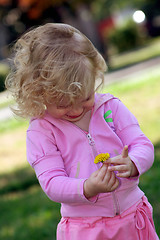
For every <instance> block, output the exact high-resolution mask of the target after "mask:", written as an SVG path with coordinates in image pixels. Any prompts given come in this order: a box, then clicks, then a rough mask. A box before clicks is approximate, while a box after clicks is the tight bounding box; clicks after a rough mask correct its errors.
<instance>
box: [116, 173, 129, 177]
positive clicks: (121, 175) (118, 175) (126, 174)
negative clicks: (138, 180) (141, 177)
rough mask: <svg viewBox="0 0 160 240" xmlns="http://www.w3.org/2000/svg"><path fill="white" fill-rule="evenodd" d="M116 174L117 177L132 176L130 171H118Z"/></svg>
mask: <svg viewBox="0 0 160 240" xmlns="http://www.w3.org/2000/svg"><path fill="white" fill-rule="evenodd" d="M116 175H117V177H120V178H128V177H130V173H129V172H121V173H117V174H116Z"/></svg>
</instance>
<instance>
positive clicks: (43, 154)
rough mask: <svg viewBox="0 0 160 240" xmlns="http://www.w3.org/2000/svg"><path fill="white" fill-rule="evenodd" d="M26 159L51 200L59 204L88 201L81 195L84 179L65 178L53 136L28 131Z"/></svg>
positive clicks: (61, 160) (65, 174)
mask: <svg viewBox="0 0 160 240" xmlns="http://www.w3.org/2000/svg"><path fill="white" fill-rule="evenodd" d="M27 159H28V162H29V163H30V165H31V166H32V167H33V168H34V170H35V172H36V175H37V178H38V180H39V183H40V185H41V187H42V189H43V191H44V192H45V193H46V194H47V196H48V197H49V198H50V199H51V200H53V201H55V202H61V203H65V202H66V203H72V202H84V201H88V200H87V199H86V198H85V197H84V195H83V183H84V181H85V180H86V179H76V178H70V177H68V176H67V173H66V171H65V167H64V162H63V159H62V157H61V153H60V152H59V150H58V149H57V147H56V144H55V142H54V138H53V136H51V135H50V136H49V134H48V133H47V135H45V134H43V133H41V132H39V131H28V132H27Z"/></svg>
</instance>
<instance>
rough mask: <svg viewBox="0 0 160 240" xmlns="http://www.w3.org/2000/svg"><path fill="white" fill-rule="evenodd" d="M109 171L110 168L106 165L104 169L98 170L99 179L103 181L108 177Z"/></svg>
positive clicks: (103, 166)
mask: <svg viewBox="0 0 160 240" xmlns="http://www.w3.org/2000/svg"><path fill="white" fill-rule="evenodd" d="M107 169H108V166H107V165H106V164H103V165H102V167H101V168H100V169H98V174H97V177H98V178H99V179H102V180H103V179H104V177H105V175H106V171H107Z"/></svg>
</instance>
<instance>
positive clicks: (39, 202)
mask: <svg viewBox="0 0 160 240" xmlns="http://www.w3.org/2000/svg"><path fill="white" fill-rule="evenodd" d="M159 89H160V74H159V73H156V74H153V75H152V76H150V75H149V74H148V75H145V77H144V79H143V78H142V79H138V80H137V81H131V82H125V83H119V84H114V85H111V86H109V87H107V88H105V89H104V91H105V92H110V93H112V94H114V95H115V96H117V97H119V98H120V99H121V100H122V101H123V102H124V103H125V104H126V105H127V106H128V108H129V109H130V110H131V111H132V112H133V113H134V115H135V116H136V117H137V118H138V120H139V122H140V125H141V128H142V130H143V131H144V132H145V134H146V135H147V136H148V137H149V138H150V139H151V140H152V141H153V143H154V145H155V162H154V164H153V166H152V168H151V169H150V170H149V171H148V172H146V173H145V174H144V175H142V176H141V178H140V187H141V189H142V190H143V191H144V192H145V194H146V196H147V197H148V199H149V201H150V203H151V204H152V206H153V210H154V222H155V226H156V230H157V233H158V235H159V236H160V191H159V184H160V180H159V179H160V171H159V169H160V134H159V133H160V122H159V116H160V103H159V99H160V95H159ZM27 124H28V123H27V122H23V121H20V122H19V121H16V120H15V119H12V120H9V121H5V122H3V123H1V124H0V133H1V134H0V141H1V144H2V143H3V141H4V137H5V136H8V137H9V138H10V139H12V138H13V139H14V140H15V138H16V135H17V133H20V131H22V132H24V131H25V130H26V128H27ZM14 140H13V141H14ZM22 142H23V141H22ZM23 144H24V143H23ZM7 146H8V142H7ZM15 147H16V146H15V145H14V148H15ZM14 150H15V149H14ZM16 150H17V151H16V152H17V157H18V155H19V154H18V153H19V147H18V146H17V149H16ZM24 155H25V152H24ZM4 157H5V156H4ZM19 161H21V160H19ZM10 164H12V163H11V162H10ZM1 168H3V164H2V163H1ZM0 213H1V218H0V239H2V240H21V239H23V240H28V239H31V240H39V239H41V240H54V239H56V226H57V223H58V221H59V219H60V205H59V204H58V203H54V202H52V201H51V200H49V199H48V198H47V197H46V196H45V194H44V193H43V192H42V190H41V188H40V186H39V184H38V182H37V179H36V177H35V174H34V171H33V170H32V169H31V167H29V166H27V167H26V166H25V167H24V166H23V167H22V166H21V167H19V168H17V169H14V168H13V169H12V170H10V172H8V171H7V170H6V171H5V172H0Z"/></svg>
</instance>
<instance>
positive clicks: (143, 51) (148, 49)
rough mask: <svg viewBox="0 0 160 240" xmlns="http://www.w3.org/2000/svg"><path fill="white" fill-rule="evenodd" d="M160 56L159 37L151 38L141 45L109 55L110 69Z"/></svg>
mask: <svg viewBox="0 0 160 240" xmlns="http://www.w3.org/2000/svg"><path fill="white" fill-rule="evenodd" d="M159 56H160V38H159V37H158V38H155V39H154V40H153V39H152V40H151V41H150V42H148V43H146V44H145V45H144V46H143V47H141V48H139V49H135V50H131V51H128V52H125V53H122V54H115V55H112V54H111V56H110V70H117V69H119V68H123V67H126V66H130V65H133V64H136V63H139V62H142V61H146V60H148V59H151V58H155V57H159Z"/></svg>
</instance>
